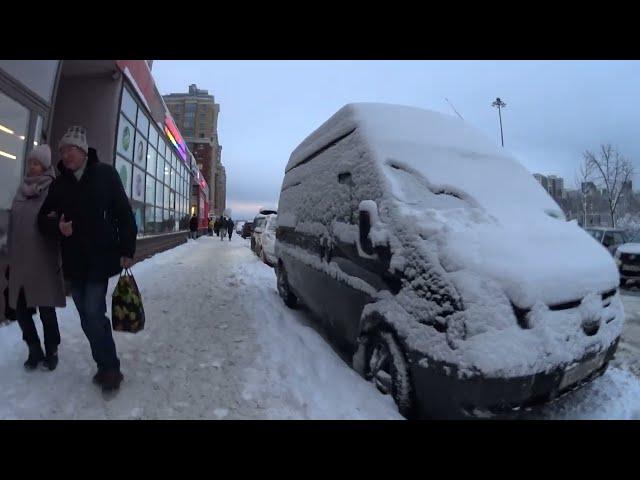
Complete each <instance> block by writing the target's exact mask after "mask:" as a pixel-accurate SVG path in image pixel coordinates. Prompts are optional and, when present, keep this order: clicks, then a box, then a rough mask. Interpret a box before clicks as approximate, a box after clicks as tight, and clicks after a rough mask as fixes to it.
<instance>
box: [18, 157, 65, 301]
mask: <svg viewBox="0 0 640 480" xmlns="http://www.w3.org/2000/svg"><path fill="white" fill-rule="evenodd" d="M45 175H49V176H53V175H54V173H53V169H52V168H49V169H48V170H47V171H46V172H45ZM48 191H49V186H48V185H47V186H46V188H44V189H43V190H41V191H40V192H38V193H37V194H34V195H33V196H25V194H24V193H23V191H22V190H20V189H19V190H18V193H17V194H16V196H15V197H14V199H13V204H12V206H11V216H10V219H9V235H8V244H7V246H8V254H9V305H10V306H11V307H12V308H16V305H17V303H18V295H19V293H20V289H21V288H24V292H25V298H26V301H27V307H65V306H66V299H65V295H64V281H63V277H62V262H61V259H60V249H59V245H58V242H57V241H55V240H51V239H48V238H46V237H44V236H43V235H42V234H41V233H40V230H39V229H38V212H39V211H40V207H41V206H42V203H43V202H44V200H45V198H46V197H47V193H48Z"/></svg>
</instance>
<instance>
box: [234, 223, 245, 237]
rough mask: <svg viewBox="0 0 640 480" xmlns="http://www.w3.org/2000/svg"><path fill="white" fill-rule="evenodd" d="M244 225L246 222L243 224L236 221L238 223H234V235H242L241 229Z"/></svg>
mask: <svg viewBox="0 0 640 480" xmlns="http://www.w3.org/2000/svg"><path fill="white" fill-rule="evenodd" d="M245 223H246V222H243V221H238V222H236V233H237V234H238V235H242V227H244V224H245Z"/></svg>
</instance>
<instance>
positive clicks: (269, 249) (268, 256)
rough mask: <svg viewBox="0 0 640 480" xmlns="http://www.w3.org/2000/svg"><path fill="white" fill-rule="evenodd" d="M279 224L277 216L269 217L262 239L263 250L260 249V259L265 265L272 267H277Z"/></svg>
mask: <svg viewBox="0 0 640 480" xmlns="http://www.w3.org/2000/svg"><path fill="white" fill-rule="evenodd" d="M277 222H278V216H277V215H269V217H268V218H267V223H266V225H265V227H264V231H263V232H262V236H261V239H260V240H261V242H262V248H261V249H260V258H261V259H262V261H263V262H264V263H266V264H267V265H269V266H270V267H275V264H276V225H277Z"/></svg>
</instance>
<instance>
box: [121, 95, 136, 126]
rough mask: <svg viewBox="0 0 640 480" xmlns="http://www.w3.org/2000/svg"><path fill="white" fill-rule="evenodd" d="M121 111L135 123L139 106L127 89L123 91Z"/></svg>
mask: <svg viewBox="0 0 640 480" xmlns="http://www.w3.org/2000/svg"><path fill="white" fill-rule="evenodd" d="M120 110H122V112H124V114H125V115H126V116H127V117H128V118H129V120H130V121H131V123H135V121H136V112H137V110H138V106H137V105H136V101H135V100H134V99H133V96H131V94H130V93H129V90H127V89H126V88H124V89H123V90H122V104H121V105H120Z"/></svg>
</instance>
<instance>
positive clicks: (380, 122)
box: [275, 104, 624, 418]
mask: <svg viewBox="0 0 640 480" xmlns="http://www.w3.org/2000/svg"><path fill="white" fill-rule="evenodd" d="M495 178H500V179H501V183H500V188H495V182H494V180H495ZM276 232H277V233H276V239H277V240H276V243H275V253H276V277H277V289H278V293H279V294H280V296H281V297H282V299H283V300H284V303H285V304H286V305H288V306H289V307H292V308H295V307H297V306H298V305H300V304H303V305H304V306H306V308H307V309H308V310H310V312H311V313H312V315H313V318H317V319H319V321H321V322H322V325H323V328H324V329H326V331H327V332H328V335H327V336H328V337H329V338H331V339H332V342H335V343H336V345H337V347H338V348H339V349H340V350H341V351H342V352H343V353H344V354H345V356H346V358H350V359H351V364H352V366H353V367H354V368H355V369H356V370H357V371H358V372H359V373H360V374H361V375H363V376H364V377H365V378H366V379H368V380H370V381H372V382H373V383H374V384H375V385H376V387H377V388H378V389H379V390H380V391H381V392H383V393H386V394H390V395H391V396H392V397H393V399H394V400H395V402H396V404H397V405H398V409H399V411H400V412H401V413H402V414H403V415H405V416H407V417H409V418H412V417H444V418H468V417H489V416H505V417H509V416H514V415H516V416H517V415H518V412H520V411H522V410H523V409H524V408H535V406H536V405H538V404H541V403H545V402H546V401H549V400H551V399H555V398H558V397H559V396H562V395H564V394H566V393H568V392H570V391H572V390H575V389H576V388H578V387H579V386H582V385H584V384H585V383H587V382H589V381H590V380H592V379H593V378H595V377H597V376H599V375H601V374H602V373H604V371H605V370H606V368H607V366H608V363H609V361H610V360H611V358H612V357H613V355H614V353H615V350H616V347H617V345H618V341H619V337H620V333H621V331H622V326H623V322H624V311H623V307H622V302H621V300H620V295H619V293H618V290H617V287H618V272H617V269H616V265H615V262H614V260H613V258H612V256H611V255H609V254H607V252H606V251H605V250H604V249H602V248H601V247H599V246H598V245H597V244H596V243H595V242H594V241H593V239H592V238H591V237H590V236H589V235H588V234H587V233H586V232H585V231H584V230H583V229H582V228H580V227H579V226H578V225H577V224H576V223H575V222H567V221H565V217H564V215H563V214H562V212H561V211H560V208H559V207H558V205H557V204H556V203H555V201H554V200H553V199H552V198H551V197H550V195H549V194H548V193H547V192H546V191H545V190H544V189H542V188H540V186H539V184H538V183H537V182H536V181H535V179H534V178H533V177H532V176H531V174H530V173H529V172H528V171H527V170H526V169H525V168H524V167H523V166H522V165H521V164H520V163H518V161H517V160H515V158H513V157H512V156H511V154H509V153H508V152H507V151H506V150H504V149H502V148H499V147H497V146H496V145H495V142H493V141H490V140H488V139H487V138H485V137H484V136H483V135H482V134H481V133H479V132H477V131H476V130H474V129H472V128H471V127H470V126H468V125H467V124H466V123H465V122H463V121H462V120H461V119H459V118H457V117H453V116H450V115H444V114H440V113H436V112H432V111H428V110H422V109H417V108H413V107H403V106H396V105H383V104H349V105H346V106H345V107H343V108H342V109H341V110H339V111H338V112H337V113H336V114H335V115H334V116H333V117H331V118H330V119H329V120H327V121H326V122H325V123H324V124H323V125H322V126H320V127H319V128H318V129H317V130H316V131H314V132H313V133H312V134H311V135H309V136H308V137H307V138H306V139H305V140H304V141H303V142H302V143H301V144H300V145H299V146H298V147H297V148H296V149H295V150H294V151H293V152H292V154H291V156H290V159H289V162H288V164H287V166H286V168H285V176H284V180H283V183H282V188H281V192H280V200H279V205H278V226H277V231H276Z"/></svg>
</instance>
